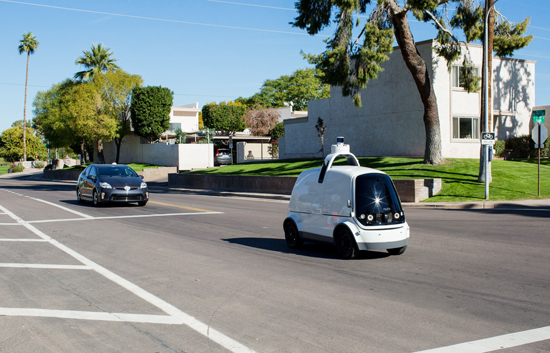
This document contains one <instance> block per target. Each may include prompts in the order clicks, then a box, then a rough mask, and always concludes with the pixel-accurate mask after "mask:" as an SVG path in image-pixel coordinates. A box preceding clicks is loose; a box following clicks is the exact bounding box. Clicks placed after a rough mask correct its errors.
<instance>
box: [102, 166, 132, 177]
mask: <svg viewBox="0 0 550 353" xmlns="http://www.w3.org/2000/svg"><path fill="white" fill-rule="evenodd" d="M97 174H98V175H99V176H100V177H118V178H125V177H137V176H138V175H137V173H136V172H134V170H133V169H132V168H130V167H127V166H118V167H110V166H109V167H107V166H105V167H97Z"/></svg>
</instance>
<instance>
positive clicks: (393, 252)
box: [387, 245, 407, 255]
mask: <svg viewBox="0 0 550 353" xmlns="http://www.w3.org/2000/svg"><path fill="white" fill-rule="evenodd" d="M405 250H407V245H405V246H403V247H401V248H394V249H387V251H388V253H389V254H390V255H401V254H403V253H404V252H405Z"/></svg>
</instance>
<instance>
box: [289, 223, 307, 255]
mask: <svg viewBox="0 0 550 353" xmlns="http://www.w3.org/2000/svg"><path fill="white" fill-rule="evenodd" d="M284 229H285V240H286V245H288V247H289V248H291V249H298V248H300V247H302V245H304V241H303V240H302V238H300V233H298V229H297V228H296V225H295V224H294V222H292V221H287V222H285V225H284Z"/></svg>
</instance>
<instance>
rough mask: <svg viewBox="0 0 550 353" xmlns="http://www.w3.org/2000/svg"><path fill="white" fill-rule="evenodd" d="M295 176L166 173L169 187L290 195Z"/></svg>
mask: <svg viewBox="0 0 550 353" xmlns="http://www.w3.org/2000/svg"><path fill="white" fill-rule="evenodd" d="M294 183H296V177H271V176H249V175H221V174H168V186H169V187H182V188H190V189H210V190H218V191H235V192H258V193H267V194H282V195H290V194H291V193H292V188H293V187H294Z"/></svg>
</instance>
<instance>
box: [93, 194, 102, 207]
mask: <svg viewBox="0 0 550 353" xmlns="http://www.w3.org/2000/svg"><path fill="white" fill-rule="evenodd" d="M93 201H94V206H96V207H97V206H99V205H100V204H99V194H98V193H97V191H96V190H94V193H93Z"/></svg>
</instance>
